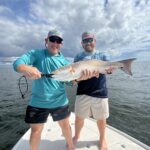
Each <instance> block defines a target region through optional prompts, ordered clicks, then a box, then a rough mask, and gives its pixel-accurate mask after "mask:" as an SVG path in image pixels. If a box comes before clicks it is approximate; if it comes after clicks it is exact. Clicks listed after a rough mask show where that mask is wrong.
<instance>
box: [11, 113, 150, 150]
mask: <svg viewBox="0 0 150 150" xmlns="http://www.w3.org/2000/svg"><path fill="white" fill-rule="evenodd" d="M74 118H75V116H74V114H73V113H72V114H71V117H70V123H71V127H72V131H73V135H74ZM29 136H30V129H29V130H28V131H27V132H26V133H25V134H24V136H23V137H22V138H21V139H20V140H19V141H18V143H17V144H16V145H15V146H14V148H13V149H12V150H29ZM106 138H107V141H108V146H109V150H150V147H148V146H147V145H145V144H143V143H141V142H139V141H137V140H136V139H134V138H132V137H130V136H129V135H127V134H125V133H123V132H121V131H119V130H117V129H115V128H113V127H111V126H107V129H106ZM98 139H99V132H98V129H97V125H96V123H95V121H94V120H92V119H86V120H85V125H84V127H83V129H82V132H81V137H80V139H79V142H78V143H77V145H76V150H99V142H98ZM39 150H66V143H65V139H64V137H63V136H62V132H61V129H60V127H59V126H58V124H57V122H53V121H52V119H51V117H49V118H48V121H47V123H46V124H45V126H44V129H43V132H42V140H41V143H40V148H39Z"/></svg>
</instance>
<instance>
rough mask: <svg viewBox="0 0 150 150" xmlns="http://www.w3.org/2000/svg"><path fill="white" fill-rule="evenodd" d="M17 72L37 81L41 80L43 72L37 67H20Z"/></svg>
mask: <svg viewBox="0 0 150 150" xmlns="http://www.w3.org/2000/svg"><path fill="white" fill-rule="evenodd" d="M17 70H18V71H19V72H20V73H23V74H24V75H25V76H26V77H27V78H29V79H33V80H35V79H39V78H41V72H40V71H39V70H38V69H37V68H36V67H31V66H27V65H19V66H18V68H17Z"/></svg>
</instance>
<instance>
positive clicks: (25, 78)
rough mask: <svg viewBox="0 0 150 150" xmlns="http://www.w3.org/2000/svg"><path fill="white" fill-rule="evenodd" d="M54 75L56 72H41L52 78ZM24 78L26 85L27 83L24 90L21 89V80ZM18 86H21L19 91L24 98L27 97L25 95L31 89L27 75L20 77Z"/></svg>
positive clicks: (44, 75) (42, 75)
mask: <svg viewBox="0 0 150 150" xmlns="http://www.w3.org/2000/svg"><path fill="white" fill-rule="evenodd" d="M52 75H54V74H52V73H50V74H43V73H42V74H41V77H46V78H52ZM23 79H24V80H25V85H26V89H25V91H24V92H23V91H22V90H21V81H22V80H23ZM23 84H24V83H23ZM18 87H19V92H20V94H21V97H22V99H24V98H25V95H26V94H27V92H28V89H29V86H28V81H27V77H26V76H25V75H23V76H21V77H20V78H19V80H18Z"/></svg>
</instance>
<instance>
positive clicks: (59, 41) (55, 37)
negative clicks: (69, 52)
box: [48, 36, 63, 44]
mask: <svg viewBox="0 0 150 150" xmlns="http://www.w3.org/2000/svg"><path fill="white" fill-rule="evenodd" d="M48 39H49V41H50V42H52V43H55V42H56V43H57V44H61V43H62V41H63V40H62V39H61V38H59V37H57V36H51V37H49V38H48Z"/></svg>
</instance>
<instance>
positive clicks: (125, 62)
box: [120, 58, 136, 76]
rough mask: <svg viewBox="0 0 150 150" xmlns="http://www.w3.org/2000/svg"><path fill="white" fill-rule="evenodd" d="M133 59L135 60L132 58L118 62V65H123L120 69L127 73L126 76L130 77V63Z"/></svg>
mask: <svg viewBox="0 0 150 150" xmlns="http://www.w3.org/2000/svg"><path fill="white" fill-rule="evenodd" d="M135 59H136V58H132V59H127V60H123V61H120V63H122V64H123V67H121V68H120V69H121V70H123V71H124V72H125V73H127V74H129V75H131V76H132V71H131V64H132V62H133V61H134V60H135Z"/></svg>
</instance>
